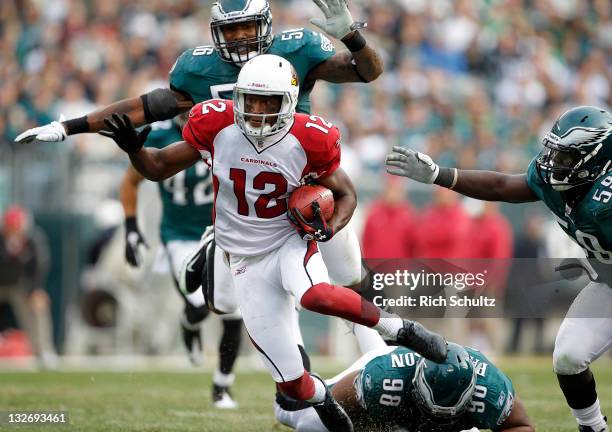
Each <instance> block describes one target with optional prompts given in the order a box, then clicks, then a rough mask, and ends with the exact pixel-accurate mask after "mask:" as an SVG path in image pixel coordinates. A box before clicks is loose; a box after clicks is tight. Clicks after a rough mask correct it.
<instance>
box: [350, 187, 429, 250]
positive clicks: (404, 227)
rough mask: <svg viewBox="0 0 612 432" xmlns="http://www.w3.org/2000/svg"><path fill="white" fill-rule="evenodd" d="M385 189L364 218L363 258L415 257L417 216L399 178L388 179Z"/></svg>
mask: <svg viewBox="0 0 612 432" xmlns="http://www.w3.org/2000/svg"><path fill="white" fill-rule="evenodd" d="M385 180H386V182H385V186H386V187H385V188H384V189H383V191H382V193H381V194H380V196H379V198H378V199H376V200H375V201H374V202H372V204H370V208H369V210H368V212H367V215H366V217H365V226H364V229H363V238H362V240H361V245H362V250H363V257H364V258H412V257H414V238H415V236H414V231H415V229H416V228H417V227H416V225H415V217H414V211H413V209H412V206H411V205H410V204H409V202H408V200H407V195H406V190H405V187H404V185H405V183H406V182H404V181H403V179H401V178H400V177H394V176H386V177H385Z"/></svg>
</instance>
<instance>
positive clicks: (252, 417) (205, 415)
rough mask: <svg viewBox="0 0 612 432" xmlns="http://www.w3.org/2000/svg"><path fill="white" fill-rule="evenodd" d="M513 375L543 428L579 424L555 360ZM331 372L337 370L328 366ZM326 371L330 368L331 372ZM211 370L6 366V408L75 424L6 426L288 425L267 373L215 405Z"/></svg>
mask: <svg viewBox="0 0 612 432" xmlns="http://www.w3.org/2000/svg"><path fill="white" fill-rule="evenodd" d="M498 364H499V365H500V366H501V367H502V369H504V370H505V371H506V372H507V373H508V375H509V376H510V377H511V378H512V380H513V381H514V385H515V388H516V391H517V394H518V395H519V396H520V397H521V398H522V399H523V400H524V401H525V403H526V405H527V408H528V410H529V414H530V416H531V418H532V419H533V420H534V421H535V423H536V426H537V430H539V431H546V432H552V431H568V432H569V431H574V432H575V431H576V430H577V428H576V425H575V422H574V420H573V418H571V416H570V414H569V411H568V409H567V407H566V406H565V402H564V399H563V397H562V395H561V393H560V391H559V389H558V387H557V384H556V379H555V377H554V375H553V373H552V372H551V364H550V359H548V358H542V359H529V360H526V359H506V360H503V361H500V362H498ZM594 371H595V373H596V374H597V378H598V390H599V397H600V400H601V401H602V404H603V408H604V412H605V413H609V414H608V415H612V363H610V361H608V360H606V361H601V362H599V364H598V365H596V367H595V368H594ZM328 372H330V373H332V372H334V371H328ZM326 376H328V374H326ZM210 378H211V376H210V374H209V373H203V374H199V373H185V372H133V373H132V372H124V373H116V372H44V373H39V372H0V411H9V410H63V411H68V413H69V416H70V426H67V427H51V429H49V427H44V428H43V427H41V428H38V429H34V428H26V427H10V428H9V427H6V426H5V427H4V428H3V427H2V425H0V430H18V431H25V430H70V431H105V432H106V431H194V432H195V431H198V432H226V431H227V432H229V431H232V432H233V431H288V429H286V428H284V427H282V426H280V425H278V424H276V423H275V421H274V418H273V415H272V397H271V395H272V394H273V385H272V382H271V379H270V378H269V377H268V375H267V374H265V373H246V374H239V375H238V378H237V381H236V386H235V393H236V397H237V399H238V402H239V403H240V409H239V410H237V411H232V412H228V411H218V410H214V409H213V408H211V400H210Z"/></svg>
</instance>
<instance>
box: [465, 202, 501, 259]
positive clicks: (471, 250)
mask: <svg viewBox="0 0 612 432" xmlns="http://www.w3.org/2000/svg"><path fill="white" fill-rule="evenodd" d="M464 207H465V209H466V212H467V213H468V214H469V215H470V216H471V220H470V227H469V230H468V238H469V239H470V241H469V246H468V247H467V248H466V249H465V252H464V257H465V258H484V259H500V260H503V259H508V258H511V257H512V249H513V248H512V227H511V226H510V223H509V222H508V219H506V217H505V216H504V215H503V214H501V213H500V211H499V204H498V203H496V202H491V201H477V200H474V199H471V198H468V199H466V200H464Z"/></svg>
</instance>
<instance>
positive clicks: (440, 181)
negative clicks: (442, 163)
mask: <svg viewBox="0 0 612 432" xmlns="http://www.w3.org/2000/svg"><path fill="white" fill-rule="evenodd" d="M456 182H457V168H445V167H440V172H439V173H438V177H436V179H435V180H434V184H437V185H438V186H442V187H445V188H449V189H452V188H454V187H455V183H456Z"/></svg>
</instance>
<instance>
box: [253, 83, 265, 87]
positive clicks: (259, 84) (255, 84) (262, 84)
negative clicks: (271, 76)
mask: <svg viewBox="0 0 612 432" xmlns="http://www.w3.org/2000/svg"><path fill="white" fill-rule="evenodd" d="M249 87H256V88H268V84H264V83H250V84H249Z"/></svg>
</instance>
